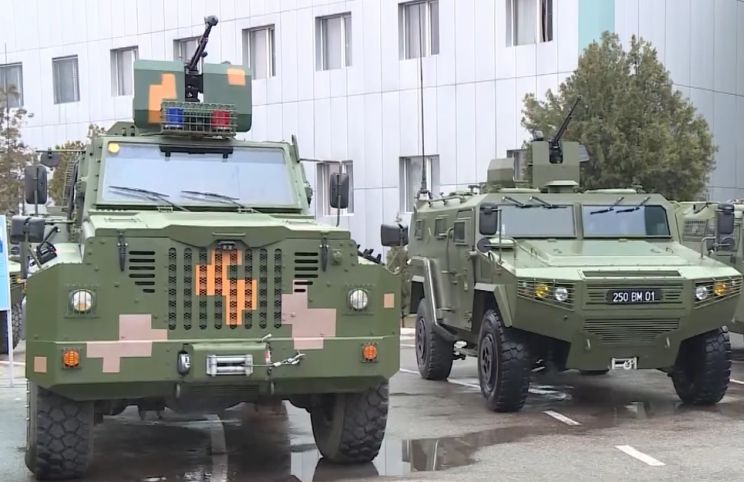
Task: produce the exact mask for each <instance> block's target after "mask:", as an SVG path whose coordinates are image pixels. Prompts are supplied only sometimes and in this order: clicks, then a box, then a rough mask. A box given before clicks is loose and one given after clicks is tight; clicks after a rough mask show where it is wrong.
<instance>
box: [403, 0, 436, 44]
mask: <svg viewBox="0 0 744 482" xmlns="http://www.w3.org/2000/svg"><path fill="white" fill-rule="evenodd" d="M398 40H399V45H400V58H401V59H415V58H418V57H420V56H421V54H423V56H428V55H437V54H438V53H439V1H438V0H426V1H422V2H410V3H402V4H400V5H399V6H398ZM422 41H423V46H422Z"/></svg>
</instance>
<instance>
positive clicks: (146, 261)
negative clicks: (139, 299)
mask: <svg viewBox="0 0 744 482" xmlns="http://www.w3.org/2000/svg"><path fill="white" fill-rule="evenodd" d="M128 254H129V259H128V263H127V264H128V268H127V272H128V275H129V279H131V280H133V281H134V284H135V285H136V286H139V287H140V289H141V290H142V291H143V292H144V293H148V294H152V293H155V251H130V252H129V253H128Z"/></svg>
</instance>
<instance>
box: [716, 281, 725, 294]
mask: <svg viewBox="0 0 744 482" xmlns="http://www.w3.org/2000/svg"><path fill="white" fill-rule="evenodd" d="M713 293H714V294H715V295H716V296H723V295H725V294H726V293H728V284H727V283H726V282H724V281H716V282H715V283H713Z"/></svg>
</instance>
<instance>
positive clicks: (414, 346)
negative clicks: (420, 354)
mask: <svg viewBox="0 0 744 482" xmlns="http://www.w3.org/2000/svg"><path fill="white" fill-rule="evenodd" d="M400 346H402V347H404V348H416V345H406V344H405V343H401V344H400Z"/></svg>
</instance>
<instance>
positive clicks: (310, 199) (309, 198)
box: [305, 182, 313, 206]
mask: <svg viewBox="0 0 744 482" xmlns="http://www.w3.org/2000/svg"><path fill="white" fill-rule="evenodd" d="M305 197H307V205H308V206H309V205H310V204H311V203H312V202H313V187H312V186H311V185H310V183H309V182H306V183H305Z"/></svg>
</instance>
